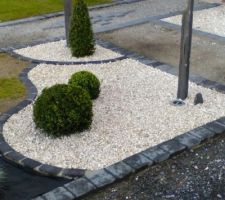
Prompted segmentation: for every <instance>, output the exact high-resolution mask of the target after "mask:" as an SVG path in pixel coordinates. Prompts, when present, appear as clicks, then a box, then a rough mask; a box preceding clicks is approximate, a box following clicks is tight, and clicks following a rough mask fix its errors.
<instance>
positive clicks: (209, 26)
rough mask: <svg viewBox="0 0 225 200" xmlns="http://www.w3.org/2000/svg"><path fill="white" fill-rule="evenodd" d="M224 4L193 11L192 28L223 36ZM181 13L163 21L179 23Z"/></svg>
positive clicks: (224, 34) (224, 29) (224, 32)
mask: <svg viewBox="0 0 225 200" xmlns="http://www.w3.org/2000/svg"><path fill="white" fill-rule="evenodd" d="M224 17H225V5H221V6H218V7H215V8H210V9H206V10H201V11H196V12H194V19H193V28H194V29H196V30H200V31H204V32H208V33H211V34H215V35H219V36H222V37H225V21H224ZM181 18H182V17H181V15H178V16H174V17H170V18H166V19H163V21H166V22H169V23H173V24H178V25H181Z"/></svg>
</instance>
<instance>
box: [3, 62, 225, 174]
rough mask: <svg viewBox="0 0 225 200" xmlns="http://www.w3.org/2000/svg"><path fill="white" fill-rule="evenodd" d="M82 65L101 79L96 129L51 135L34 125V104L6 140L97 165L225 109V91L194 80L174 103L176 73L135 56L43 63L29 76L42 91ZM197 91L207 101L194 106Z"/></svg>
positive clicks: (29, 151) (45, 157)
mask: <svg viewBox="0 0 225 200" xmlns="http://www.w3.org/2000/svg"><path fill="white" fill-rule="evenodd" d="M79 70H89V71H91V72H93V73H95V74H96V75H97V76H98V77H99V79H100V80H101V93H100V96H99V98H98V99H97V100H95V101H94V118H93V123H92V127H91V129H90V130H89V131H85V132H82V133H81V134H74V135H71V136H70V137H64V138H63V139H50V138H48V137H46V136H44V135H43V134H41V133H40V131H39V130H37V129H35V125H34V122H33V120H32V105H29V106H27V107H26V108H24V109H23V110H22V111H20V112H19V113H18V114H14V115H13V116H12V117H11V118H10V119H9V120H8V122H7V123H6V124H5V125H4V127H3V128H4V130H3V135H4V137H5V139H6V141H7V142H8V143H9V144H10V145H12V147H13V148H14V149H15V150H16V151H18V152H20V153H22V154H24V155H25V156H27V157H30V158H32V159H35V160H39V161H41V162H43V163H47V164H51V165H55V166H60V167H74V168H85V169H91V170H94V169H99V168H102V167H105V166H108V165H110V164H113V163H115V162H117V161H119V160H121V159H124V158H126V157H128V156H131V155H133V154H135V153H137V152H140V151H142V150H145V149H146V148H148V147H151V146H153V145H156V144H159V143H161V142H163V141H166V140H168V139H171V138H173V137H175V136H177V135H179V134H182V133H184V132H186V131H189V130H191V129H193V128H196V127H198V126H201V125H203V124H205V123H207V122H209V121H212V120H215V119H217V118H219V117H222V116H224V115H225V95H224V94H221V93H218V92H216V91H213V90H210V89H206V88H203V87H200V86H197V85H195V84H193V83H191V84H190V97H189V98H188V100H187V101H186V105H185V106H183V107H174V106H172V105H171V104H170V102H171V100H173V99H174V98H175V97H176V89H177V77H175V76H173V75H170V74H167V73H164V72H162V71H160V70H157V69H154V68H151V67H149V66H146V65H144V64H141V63H139V62H137V61H135V60H131V59H126V60H123V61H118V62H114V63H108V64H101V65H76V66H54V65H46V64H41V65H38V66H37V67H36V68H34V69H33V70H32V71H30V73H29V78H30V79H31V80H32V82H33V83H34V84H35V85H36V86H37V88H38V92H39V94H40V92H41V91H42V90H43V88H44V87H49V86H52V85H54V84H56V83H67V81H68V79H69V77H70V76H71V75H72V74H73V73H74V72H76V71H79ZM198 92H201V93H202V94H203V97H204V99H205V103H204V104H203V105H198V106H194V105H193V99H194V96H195V94H196V93H198Z"/></svg>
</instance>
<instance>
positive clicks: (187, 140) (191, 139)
mask: <svg viewBox="0 0 225 200" xmlns="http://www.w3.org/2000/svg"><path fill="white" fill-rule="evenodd" d="M174 139H175V140H177V141H178V142H180V143H181V144H183V145H185V146H186V147H188V148H192V147H194V146H196V145H198V144H200V143H201V140H200V139H199V138H197V137H195V136H193V135H191V134H189V133H184V134H182V135H179V136H177V137H175V138H174Z"/></svg>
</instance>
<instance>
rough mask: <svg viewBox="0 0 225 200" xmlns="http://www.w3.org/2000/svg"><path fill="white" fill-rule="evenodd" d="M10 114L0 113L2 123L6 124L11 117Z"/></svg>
mask: <svg viewBox="0 0 225 200" xmlns="http://www.w3.org/2000/svg"><path fill="white" fill-rule="evenodd" d="M9 117H10V115H8V114H6V113H4V114H2V115H0V124H4V123H5V122H6V121H7V120H8V119H9Z"/></svg>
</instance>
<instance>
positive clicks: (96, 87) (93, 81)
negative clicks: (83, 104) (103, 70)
mask: <svg viewBox="0 0 225 200" xmlns="http://www.w3.org/2000/svg"><path fill="white" fill-rule="evenodd" d="M69 86H70V87H74V86H80V87H82V88H84V89H85V90H87V91H88V92H89V94H90V96H91V98H92V99H96V98H97V97H98V96H99V93H100V81H99V80H98V78H97V77H96V76H95V75H94V74H92V73H91V72H88V71H80V72H76V73H75V74H73V75H72V76H71V78H70V80H69Z"/></svg>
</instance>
